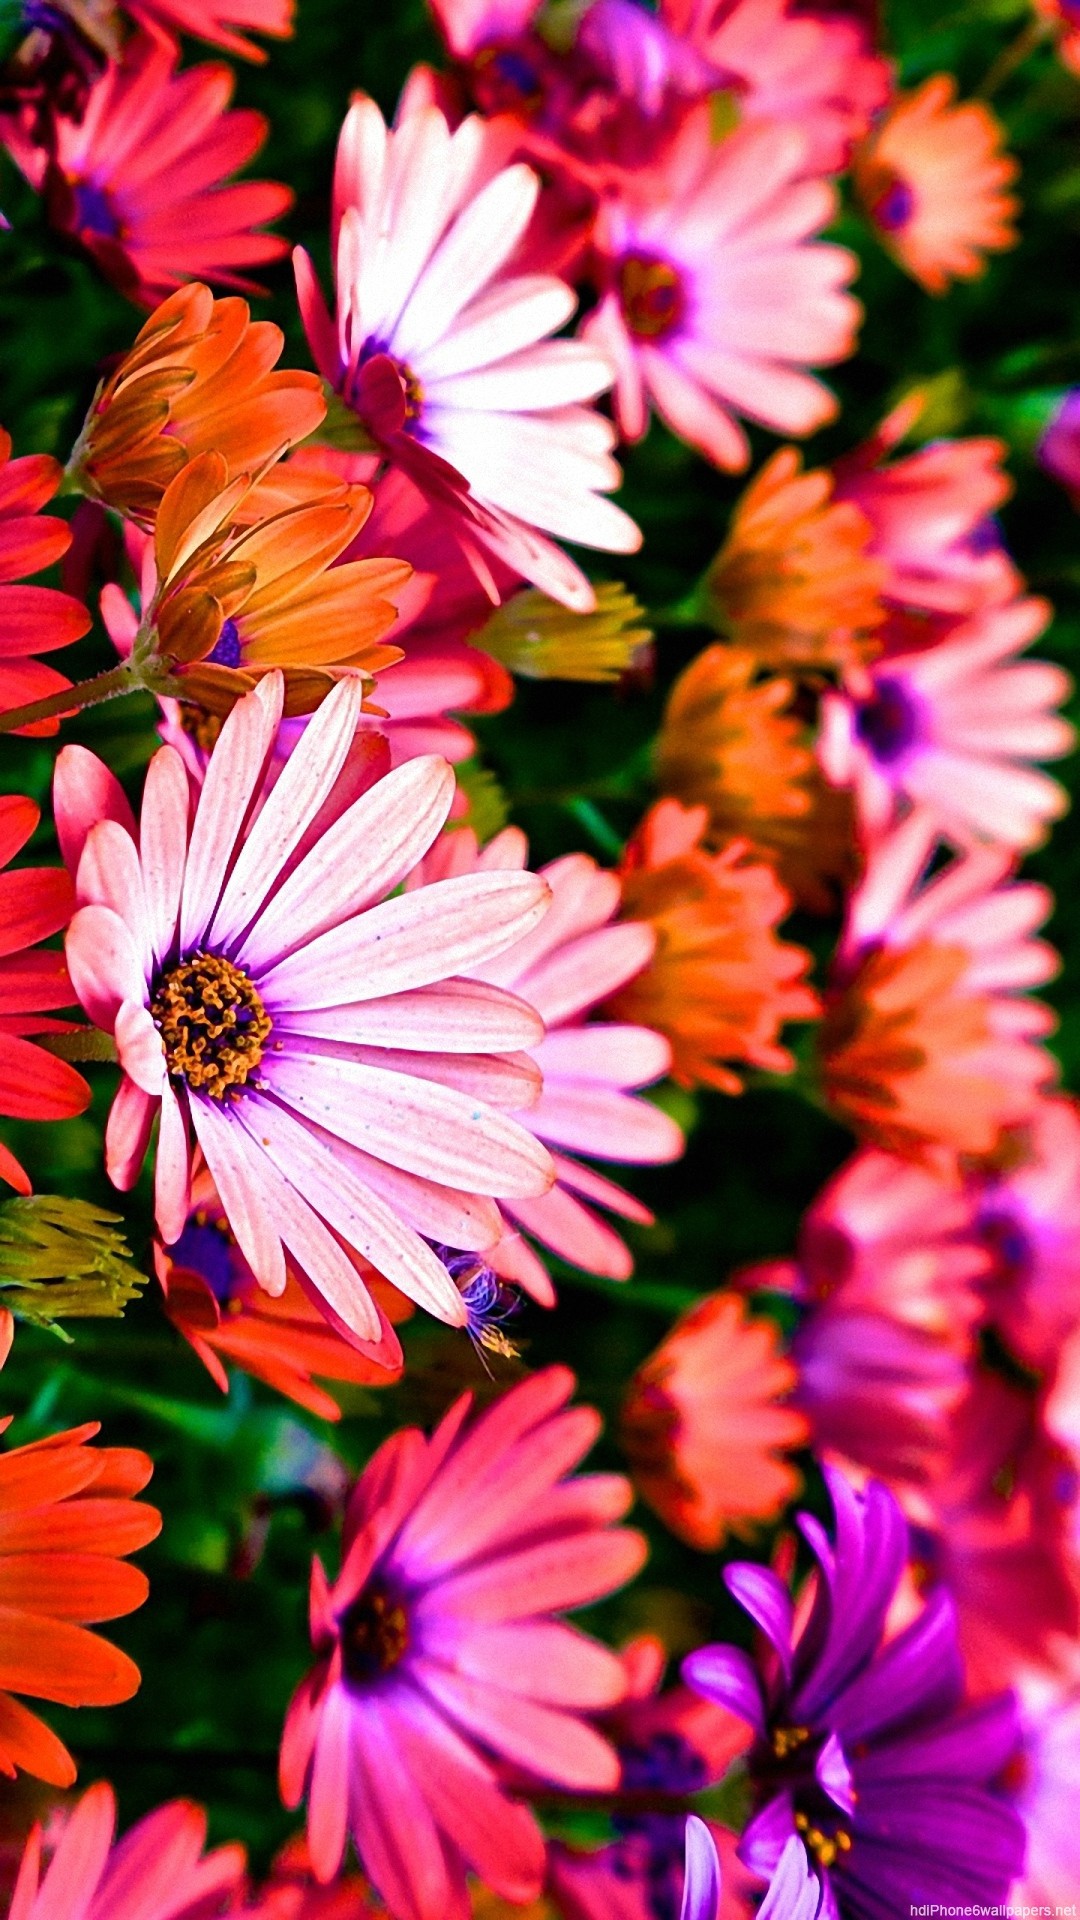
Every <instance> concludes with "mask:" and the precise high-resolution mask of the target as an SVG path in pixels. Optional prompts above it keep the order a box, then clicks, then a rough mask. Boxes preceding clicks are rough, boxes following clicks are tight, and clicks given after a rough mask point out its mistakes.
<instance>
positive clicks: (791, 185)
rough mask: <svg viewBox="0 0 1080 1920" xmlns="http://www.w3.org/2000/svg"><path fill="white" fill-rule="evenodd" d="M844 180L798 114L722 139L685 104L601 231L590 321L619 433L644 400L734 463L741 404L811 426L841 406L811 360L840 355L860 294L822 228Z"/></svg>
mask: <svg viewBox="0 0 1080 1920" xmlns="http://www.w3.org/2000/svg"><path fill="white" fill-rule="evenodd" d="M834 210H835V194H834V191H833V189H832V187H831V186H830V185H829V184H828V182H827V181H825V180H823V179H807V178H806V177H805V146H804V141H803V137H802V135H801V134H800V133H799V132H798V131H797V130H796V129H795V128H794V127H785V126H776V125H766V126H759V127H753V126H751V127H747V128H745V129H743V130H737V131H736V132H734V133H732V134H730V135H729V136H728V138H727V139H725V140H722V141H720V143H719V144H717V142H716V141H715V139H714V137H713V134H712V127H711V119H710V115H709V112H708V109H707V108H705V109H702V110H700V111H698V112H695V113H694V114H692V115H690V116H689V117H688V119H687V121H686V124H685V126H684V128H683V130H682V131H681V132H680V134H679V137H678V140H677V141H676V143H675V145H674V146H673V148H672V150H671V152H670V153H669V154H668V155H667V157H666V158H665V161H664V164H663V167H662V168H660V169H658V170H657V173H656V175H655V177H653V178H652V179H651V180H650V183H649V188H648V193H647V195H634V196H632V197H631V196H626V197H624V198H612V199H610V200H607V201H605V202H604V204H603V205H602V207H601V209H600V212H599V214H598V216H597V221H596V230H595V234H594V243H595V245H596V247H597V249H598V250H599V252H600V253H601V255H602V256H603V258H604V260H605V262H606V272H605V285H604V290H603V293H602V297H601V299H600V302H599V304H598V306H597V307H596V308H595V309H594V311H593V312H592V313H591V314H590V315H589V317H588V319H587V320H586V322H585V324H584V328H583V332H584V336H585V338H586V339H587V340H589V341H591V342H592V343H594V345H596V346H597V347H600V348H602V349H603V350H604V351H605V352H606V353H607V354H608V355H609V356H610V359H611V361H612V363H613V364H614V366H615V368H616V371H617V380H616V386H615V406H616V413H617V417H618V421H619V427H620V430H621V432H622V434H623V436H624V438H626V439H629V440H637V439H640V438H641V436H642V434H643V433H644V432H645V429H646V426H647V425H648V419H649V409H650V406H651V407H654V408H655V409H656V411H657V412H658V413H659V414H660V415H661V416H662V417H663V419H664V420H666V422H667V424H668V425H669V426H670V427H671V428H672V429H673V431H674V432H675V433H677V434H678V435H679V436H680V438H682V439H684V440H686V441H688V442H689V444H690V445H691V446H694V447H698V448H700V450H701V451H702V452H703V453H704V454H705V455H706V457H707V458H708V459H710V460H712V461H713V462H714V463H715V464H716V465H717V466H719V467H724V468H727V469H730V470H733V471H739V470H740V469H741V468H743V467H745V466H746V465H747V464H748V462H749V458H750V449H749V442H748V441H747V438H746V434H745V432H744V430H743V428H742V426H741V425H740V424H739V418H738V417H737V416H741V417H742V418H744V419H749V420H752V421H754V422H756V423H759V424H760V425H762V426H767V427H771V428H773V429H774V430H779V431H781V432H786V433H796V434H807V433H812V432H813V431H814V430H815V428H817V427H820V426H823V425H824V424H825V422H826V421H828V420H831V419H832V418H833V416H834V415H835V413H836V401H835V399H834V397H833V395H832V394H831V393H830V392H829V390H828V388H826V387H825V386H823V385H822V383H821V381H819V380H817V379H815V378H814V377H813V376H812V375H811V374H810V373H809V372H807V370H806V369H807V368H808V367H812V366H829V365H832V364H834V363H835V362H836V361H838V360H843V359H845V358H846V356H847V355H848V354H849V353H851V351H852V349H853V347H854V340H855V330H856V326H857V324H858V320H859V313H860V309H859V306H858V303H857V301H855V300H854V299H853V298H852V296H851V295H850V294H849V293H848V292H847V291H846V288H847V283H848V282H849V280H851V278H852V276H853V274H854V271H855V260H854V257H853V256H852V255H851V254H850V253H848V252H847V251H846V250H845V249H844V248H843V247H838V246H834V245H832V244H830V243H826V242H823V241H820V240H818V239H817V238H816V236H817V235H818V234H819V233H820V231H821V229H822V228H823V227H825V226H827V225H828V224H829V221H830V220H831V218H832V216H833V212H834Z"/></svg>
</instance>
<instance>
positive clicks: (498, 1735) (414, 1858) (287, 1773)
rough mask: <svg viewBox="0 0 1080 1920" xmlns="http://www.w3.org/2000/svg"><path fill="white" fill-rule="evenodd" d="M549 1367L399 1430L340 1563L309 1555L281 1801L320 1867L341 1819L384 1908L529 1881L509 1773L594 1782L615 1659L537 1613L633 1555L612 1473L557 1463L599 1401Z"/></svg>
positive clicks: (335, 1853) (411, 1916)
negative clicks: (329, 1565)
mask: <svg viewBox="0 0 1080 1920" xmlns="http://www.w3.org/2000/svg"><path fill="white" fill-rule="evenodd" d="M573 1387H574V1377H573V1375H572V1374H571V1373H569V1372H568V1371H567V1370H566V1369H565V1368H563V1367H549V1368H548V1369H547V1370H546V1371H545V1372H543V1373H540V1374H537V1375H535V1376H534V1377H533V1378H532V1379H529V1380H526V1381H523V1382H522V1383H521V1384H520V1385H519V1386H516V1387H514V1388H513V1389H512V1390H511V1391H510V1392H509V1393H507V1394H505V1395H504V1396H503V1397H502V1399H501V1400H499V1401H498V1402H497V1403H496V1404H495V1405H493V1406H491V1407H489V1408H488V1409H487V1410H486V1411H485V1412H484V1413H483V1414H481V1415H480V1416H479V1417H478V1418H476V1419H475V1420H473V1421H472V1422H471V1423H470V1424H466V1420H467V1415H468V1412H469V1406H470V1399H469V1396H468V1395H466V1396H465V1397H464V1398H463V1399H461V1400H459V1401H458V1402H457V1403H456V1405H455V1406H454V1407H452V1408H451V1410H450V1412H449V1413H448V1414H447V1415H446V1417H445V1419H444V1420H443V1421H442V1423H441V1425H440V1426H439V1427H438V1428H437V1429H436V1431H435V1433H434V1434H433V1436H432V1438H431V1439H430V1440H425V1438H424V1437H423V1435H422V1434H421V1433H420V1432H419V1431H417V1430H416V1429H409V1430H407V1431H404V1432H401V1433H397V1434H395V1435H394V1436H393V1438H392V1439H390V1440H388V1441H387V1442H386V1443H385V1445H384V1446H383V1447H381V1448H380V1450H379V1452H378V1453H377V1454H376V1455H375V1457H374V1459H373V1460H371V1461H370V1462H369V1463H368V1466H367V1467H366V1468H365V1470H364V1472H363V1473H362V1475H361V1477H360V1479H359V1480H358V1481H357V1484H356V1487H355V1490H354V1492H353V1495H352V1499H351V1501H350V1504H349V1508H348V1511H347V1514H346V1519H345V1532H344V1538H343V1542H342V1546H343V1560H342V1565H341V1571H340V1573H339V1575H338V1577H337V1579H336V1580H335V1581H333V1582H328V1581H327V1578H326V1575H325V1574H324V1572H323V1569H322V1565H321V1563H320V1562H319V1561H318V1560H316V1562H315V1564H314V1567H313V1569H312V1590H311V1630H312V1640H313V1643H314V1647H315V1651H316V1654H317V1656H318V1660H317V1664H316V1666H315V1667H314V1669H313V1670H312V1672H311V1673H310V1674H309V1675H308V1677H307V1679H306V1680H305V1681H304V1682H303V1683H302V1685H301V1686H300V1687H299V1688H298V1690H297V1692H296V1694H295V1695H294V1698H293V1701H292V1704H291V1706H290V1708H289V1712H288V1717H287V1719H286V1723H285V1731H284V1735H283V1739H282V1747H281V1787H282V1794H283V1796H284V1799H285V1803H286V1805H287V1806H290V1807H295V1806H297V1805H298V1804H299V1802H300V1800H301V1798H302V1797H303V1795H304V1793H305V1791H306V1793H307V1798H308V1846H309V1850H310V1854H311V1859H312V1864H313V1866H314V1869H315V1872H316V1874H317V1876H318V1877H319V1878H320V1879H323V1880H328V1879H330V1878H331V1877H332V1875H333V1874H334V1873H335V1872H336V1871H337V1869H338V1866H339V1865H340V1862H341V1859H342V1856H343V1854H344V1851H345V1845H346V1836H347V1834H348V1833H349V1832H351V1833H352V1836H353V1839H354V1842H355V1844H356V1850H357V1852H358V1854H359V1856H360V1859H361V1861H362V1863H363V1866H364V1868H365V1871H366V1872H367V1873H368V1875H369V1876H370V1878H371V1879H372V1880H373V1881H374V1883H375V1885H376V1887H377V1888H378V1890H379V1892H380V1893H381V1894H382V1896H383V1898H384V1899H385V1901H386V1902H387V1905H388V1906H389V1907H390V1908H391V1910H392V1912H393V1913H394V1914H395V1915H396V1916H397V1920H463V1917H464V1916H467V1915H468V1913H469V1903H468V1898H467V1894H466V1885H465V1877H466V1872H467V1871H468V1870H472V1871H473V1872H475V1873H477V1874H479V1875H480V1877H481V1879H483V1880H484V1881H485V1882H486V1883H487V1885H489V1886H490V1887H492V1888H493V1889H494V1890H495V1891H496V1892H497V1893H499V1894H501V1895H502V1896H503V1898H504V1899H508V1900H516V1901H521V1902H526V1901H529V1900H534V1899H536V1898H537V1897H538V1895H539V1892H540V1888H541V1883H542V1880H543V1872H544V1842H543V1837H542V1835H541V1832H540V1829H539V1827H538V1825H537V1823H536V1821H535V1819H534V1817H533V1815H532V1813H531V1812H530V1811H529V1809H528V1808H527V1807H526V1806H525V1805H524V1804H522V1802H521V1800H520V1799H518V1798H516V1797H512V1791H511V1786H512V1783H518V1785H519V1788H520V1786H522V1785H527V1784H529V1783H532V1784H533V1785H538V1784H540V1783H546V1784H548V1785H551V1786H556V1787H561V1788H564V1789H569V1790H571V1791H576V1792H590V1791H605V1790H606V1791H610V1790H611V1789H612V1788H613V1787H614V1786H615V1785H616V1784H617V1782H618V1777H619V1763H618V1759H617V1757H616V1755H615V1753H614V1750H613V1749H612V1748H611V1747H610V1746H609V1744H608V1742H607V1741H606V1740H604V1739H603V1738H602V1737H601V1736H600V1734H598V1733H597V1732H595V1731H594V1729H593V1728H592V1727H590V1726H588V1725H587V1724H586V1723H585V1721H584V1720H583V1719H582V1717H581V1716H582V1714H583V1713H585V1712H588V1711H591V1710H592V1709H595V1708H598V1707H606V1706H610V1705H611V1704H612V1703H613V1702H614V1701H615V1700H617V1699H618V1698H619V1697H620V1695H621V1693H622V1691H623V1686H624V1681H623V1669H622V1665H621V1663H620V1662H619V1660H618V1659H617V1658H616V1656H615V1655H614V1654H613V1653H611V1652H609V1650H608V1649H607V1648H606V1647H602V1646H600V1645H599V1644H598V1643H597V1642H596V1641H593V1640H589V1639H587V1638H586V1637H585V1635H584V1634H581V1633H579V1632H577V1631H576V1629H574V1628H571V1627H568V1626H566V1625H565V1624H564V1623H563V1622H561V1621H560V1620H558V1619H556V1618H554V1617H553V1616H555V1615H556V1614H558V1613H561V1612H563V1611H564V1610H565V1609H567V1608H571V1607H580V1606H583V1605H585V1604H586V1603H587V1602H590V1601H593V1600H597V1599H599V1598H600V1597H601V1596H602V1595H603V1594H606V1593H610V1592H611V1591H612V1589H613V1588H615V1587H617V1586H620V1585H621V1584H622V1583H623V1582H624V1581H625V1580H629V1579H631V1578H632V1577H633V1575H634V1574H635V1573H636V1572H637V1570H638V1568H639V1567H640V1566H641V1564H642V1561H643V1560H644V1557H645V1542H644V1540H643V1539H642V1538H641V1536H640V1535H639V1534H637V1533H633V1532H631V1531H629V1530H628V1529H625V1528H616V1527H614V1526H613V1525H612V1522H614V1521H617V1520H618V1519H619V1518H620V1517H621V1516H622V1514H623V1513H625V1511H626V1509H627V1507H628V1506H629V1504H630V1499H631V1493H630V1487H629V1484H628V1482H627V1481H625V1480H624V1479H623V1478H622V1476H621V1475H617V1474H595V1475H588V1476H586V1477H584V1478H580V1479H571V1480H568V1479H564V1478H563V1476H564V1475H565V1474H567V1473H568V1472H569V1471H570V1470H571V1469H572V1468H573V1467H574V1466H575V1465H576V1464H577V1462H578V1461H579V1460H580V1459H581V1457H582V1455H583V1454H584V1453H585V1452H586V1451H587V1449H588V1448H589V1447H590V1446H591V1445H592V1444H593V1442H594V1440H595V1439H596V1436H597V1433H598V1431H599V1425H600V1422H599V1418H598V1416H597V1415H596V1414H595V1413H594V1412H593V1411H592V1409H591V1408H588V1407H580V1408H576V1409H569V1408H567V1406H566V1402H567V1400H568V1399H569V1397H570V1394H571V1392H572V1391H573Z"/></svg>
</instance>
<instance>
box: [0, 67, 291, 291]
mask: <svg viewBox="0 0 1080 1920" xmlns="http://www.w3.org/2000/svg"><path fill="white" fill-rule="evenodd" d="M177 60H178V49H177V47H176V45H175V43H174V42H172V41H171V40H170V39H169V38H168V37H167V36H163V35H161V34H150V33H146V34H140V35H137V36H136V37H135V38H134V39H133V40H131V41H130V42H129V43H128V45H127V46H126V47H125V49H124V52H123V55H122V58H121V59H119V60H116V61H113V62H111V63H110V64H109V65H108V66H107V67H106V69H105V71H104V73H103V74H102V76H101V78H100V79H99V80H98V81H97V82H96V83H95V85H94V86H93V87H92V88H91V90H90V94H89V98H88V100H87V102H86V107H85V111H84V113H83V114H82V117H81V119H79V120H75V119H70V118H67V117H65V116H64V115H57V116H56V117H55V119H54V123H53V128H52V137H51V141H50V143H49V144H42V143H41V142H40V141H39V140H38V138H37V137H36V135H37V129H36V126H35V123H34V122H33V120H32V119H31V120H26V119H20V118H19V117H17V116H8V117H7V118H5V120H4V123H3V126H2V127H0V137H2V139H3V141H4V143H5V144H6V146H7V148H8V150H9V152H10V153H11V155H12V158H13V159H14V160H15V161H16V163H17V165H18V166H19V167H20V168H21V169H22V172H23V173H24V174H25V175H26V178H27V179H28V180H29V182H30V184H31V186H33V187H34V188H36V189H37V190H38V191H39V192H40V193H42V194H43V195H44V196H45V200H46V206H47V210H48V215H49V219H50V221H51V223H52V224H53V226H55V227H57V228H58V229H59V230H60V231H61V232H63V233H67V234H71V235H72V236H73V238H75V239H76V240H78V241H80V242H81V244H82V246H84V247H85V248H86V250H87V252H88V253H89V254H90V255H91V256H92V258H93V259H94V260H95V261H96V263H97V265H98V266H99V267H100V269H101V271H102V272H103V273H104V274H105V276H106V277H107V278H108V279H109V280H111V281H113V282H114V284H115V285H116V286H118V287H119V288H120V289H121V291H122V292H124V293H126V294H128V295H129V296H130V298H131V299H133V300H135V301H137V302H138V303H139V304H140V305H141V306H144V307H148V306H153V305H154V304H155V302H156V301H158V300H160V299H162V298H163V297H164V296H165V295H166V294H169V293H171V292H172V291H173V290H174V288H176V287H178V286H180V285H181V283H182V282H183V281H185V280H193V279H202V280H213V281H215V282H216V283H217V284H219V285H224V286H231V287H238V288H240V289H241V290H248V291H253V292H257V291H258V288H257V286H255V285H254V284H253V282H252V281H251V279H250V270H251V268H253V267H260V266H265V265H266V264H267V263H268V262H269V261H271V260H277V259H280V258H281V256H282V255H283V254H284V253H285V251H286V246H285V242H284V241H283V240H281V239H279V238H278V237H277V236H276V235H274V234H271V233H266V232H264V231H261V229H262V228H264V227H265V225H266V223H267V222H268V221H271V220H276V219H277V218H278V217H279V216H280V215H281V214H283V213H284V212H285V211H286V210H287V208H288V207H289V206H291V204H292V194H291V192H290V190H289V188H288V187H284V186H279V185H277V184H276V183H274V182H272V181H256V180H252V181H244V182H239V183H237V182H232V183H230V180H229V176H230V175H231V174H233V173H235V172H236V171H237V170H238V169H239V168H241V167H244V166H246V165H247V163H248V161H249V160H251V159H252V158H253V157H254V155H255V154H256V153H257V152H258V150H259V148H260V147H261V146H262V144H263V141H264V139H265V138H266V132H267V127H266V121H265V120H264V118H263V116H262V114H260V113H256V112H255V111H254V109H252V108H249V107H243V108H230V106H229V101H230V100H231V98H232V94H233V87H234V81H235V77H234V75H233V72H232V69H231V68H230V67H226V66H204V67H189V68H187V69H186V70H185V71H184V72H182V73H180V72H178V71H177Z"/></svg>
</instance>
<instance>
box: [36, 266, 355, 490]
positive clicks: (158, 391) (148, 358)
mask: <svg viewBox="0 0 1080 1920" xmlns="http://www.w3.org/2000/svg"><path fill="white" fill-rule="evenodd" d="M283 345H284V335H283V334H282V332H281V329H280V327H275V326H274V325H273V324H272V323H271V322H270V321H269V320H252V318H251V311H250V308H249V307H248V303H247V301H246V300H240V299H238V298H235V297H230V298H229V299H226V300H215V298H214V296H213V294H212V293H211V291H210V289H209V287H204V286H203V285H202V284H201V283H200V282H198V281H193V282H192V284H191V285H190V286H186V287H181V288H179V290H178V291H177V292H176V293H173V294H170V296H169V298H168V299H167V300H165V301H163V302H162V304H161V306H160V307H158V309H157V311H156V312H155V313H153V314H151V316H150V318H149V320H148V321H147V322H146V325H145V326H144V327H143V329H142V331H141V332H140V333H139V334H138V335H137V337H136V339H135V343H134V345H133V346H132V348H131V350H130V352H129V353H126V354H125V355H124V358H123V359H122V360H121V362H120V365H119V366H118V367H117V368H116V371H115V372H114V373H112V374H110V375H109V377H108V379H106V380H104V381H102V383H101V386H100V387H99V388H98V391H97V393H96V394H95V395H94V399H93V403H92V405H91V407H90V411H89V413H88V414H87V416H86V421H85V423H84V425H83V429H82V432H81V433H80V435H79V439H78V441H77V443H76V446H75V450H74V452H73V453H72V456H71V461H70V466H69V471H70V473H71V474H72V476H73V477H74V478H75V479H76V480H77V482H78V484H79V485H80V486H81V487H82V488H83V491H84V492H86V493H89V494H92V495H94V496H95V497H96V498H97V499H99V500H104V501H105V503H106V505H107V506H110V507H115V508H116V510H117V512H119V513H124V514H127V515H129V517H130V518H131V519H133V520H137V521H138V522H139V524H140V525H141V526H146V527H149V526H151V525H152V524H153V519H154V515H155V513H156V512H157V509H158V506H159V503H160V501H161V496H162V494H163V493H164V492H165V489H166V487H167V486H168V484H169V482H170V480H173V479H175V477H176V475H177V474H178V473H179V472H180V469H181V468H182V467H183V466H185V465H186V463H187V462H188V461H189V460H192V459H194V458H195V457H196V456H197V455H198V454H200V453H218V454H220V455H221V456H222V458H223V459H224V461H225V463H226V474H227V478H228V479H231V480H235V479H236V477H237V475H238V474H241V473H246V474H254V473H258V472H259V471H261V469H262V468H263V467H265V465H266V463H267V461H268V460H272V459H274V458H276V456H277V455H279V454H282V453H284V452H286V450H287V449H288V448H289V447H292V446H295V445H296V443H297V441H299V440H304V439H306V438H307V436H308V434H310V433H313V432H314V430H315V428H316V427H317V426H319V425H320V423H321V422H322V420H323V419H325V417H326V402H325V401H324V399H323V397H322V383H321V382H320V380H319V378H318V375H317V374H314V373H301V372H293V371H291V370H290V369H288V368H285V369H283V370H282V371H281V372H276V371H275V369H276V367H277V362H278V360H279V359H280V357H281V349H282V347H283Z"/></svg>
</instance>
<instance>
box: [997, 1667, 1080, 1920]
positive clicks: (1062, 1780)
mask: <svg viewBox="0 0 1080 1920" xmlns="http://www.w3.org/2000/svg"><path fill="white" fill-rule="evenodd" d="M1027 1691H1028V1693H1029V1695H1030V1697H1029V1698H1027V1699H1025V1700H1024V1701H1023V1704H1022V1709H1021V1724H1022V1727H1023V1733H1024V1766H1023V1785H1022V1787H1021V1792H1020V1811H1021V1813H1022V1814H1023V1816H1024V1821H1025V1824H1026V1826H1027V1832H1028V1851H1027V1861H1026V1863H1025V1867H1024V1877H1023V1881H1022V1882H1021V1884H1020V1886H1019V1887H1017V1888H1014V1889H1013V1894H1012V1898H1013V1900H1014V1902H1016V1903H1017V1904H1019V1905H1023V1906H1031V1905H1033V1904H1034V1905H1037V1906H1040V1907H1042V1906H1051V1907H1057V1906H1066V1905H1070V1904H1071V1903H1072V1902H1073V1900H1074V1899H1075V1897H1076V1889H1077V1886H1078V1885H1080V1829H1078V1827H1077V1820H1076V1804H1077V1791H1078V1789H1080V1676H1078V1675H1077V1674H1076V1673H1075V1672H1074V1673H1073V1675H1072V1678H1071V1681H1070V1683H1069V1684H1068V1685H1067V1686H1065V1687H1061V1686H1057V1687H1047V1686H1042V1687H1039V1688H1029V1689H1028V1690H1027Z"/></svg>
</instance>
